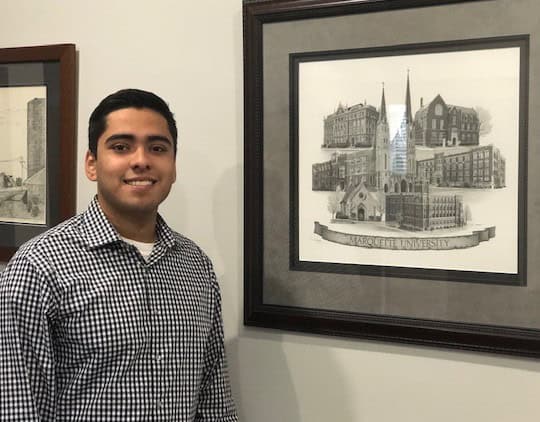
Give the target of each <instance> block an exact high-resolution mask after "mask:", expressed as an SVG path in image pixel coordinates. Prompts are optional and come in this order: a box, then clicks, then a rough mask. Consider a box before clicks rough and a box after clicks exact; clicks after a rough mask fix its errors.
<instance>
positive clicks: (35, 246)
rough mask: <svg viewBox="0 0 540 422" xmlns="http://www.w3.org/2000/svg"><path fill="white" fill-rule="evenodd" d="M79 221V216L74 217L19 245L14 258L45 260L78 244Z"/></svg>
mask: <svg viewBox="0 0 540 422" xmlns="http://www.w3.org/2000/svg"><path fill="white" fill-rule="evenodd" d="M80 220H81V214H79V215H75V216H73V217H71V218H69V219H67V220H65V221H63V222H62V223H60V224H58V225H56V226H54V227H51V228H50V229H48V230H46V231H45V232H43V233H41V234H39V235H38V236H36V237H34V238H32V239H30V240H28V241H27V242H25V243H24V244H23V245H21V247H20V248H19V250H18V251H17V253H16V255H15V257H18V258H25V259H33V258H34V257H36V258H46V257H47V256H48V255H49V254H51V253H55V254H57V253H59V252H61V251H62V249H65V248H67V247H68V245H69V244H72V243H73V242H78V238H79V236H80V233H79V230H78V226H79V224H80Z"/></svg>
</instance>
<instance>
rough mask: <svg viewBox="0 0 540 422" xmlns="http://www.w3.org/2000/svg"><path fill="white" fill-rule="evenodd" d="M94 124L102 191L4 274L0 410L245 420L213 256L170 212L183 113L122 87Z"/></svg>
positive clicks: (43, 415)
mask: <svg viewBox="0 0 540 422" xmlns="http://www.w3.org/2000/svg"><path fill="white" fill-rule="evenodd" d="M88 134H89V151H88V152H87V154H86V159H85V168H86V175H87V177H88V178H89V179H90V180H92V181H95V182H97V196H96V198H94V200H93V201H92V203H91V204H90V206H89V208H88V209H87V210H86V211H85V212H84V213H82V214H80V215H78V216H76V217H73V218H71V219H70V220H68V221H67V222H64V223H62V224H60V225H59V226H57V227H55V228H52V229H51V230H49V231H47V232H46V233H44V234H43V235H41V236H39V237H37V238H35V239H33V240H31V241H29V242H28V243H26V244H25V245H24V246H22V247H21V248H20V250H19V251H18V253H17V254H16V255H15V256H14V257H13V259H12V260H11V261H10V263H9V264H8V266H7V267H6V269H5V271H4V272H3V273H2V274H1V276H0V277H1V278H0V315H1V319H0V322H1V330H2V331H1V335H0V377H1V380H2V381H0V383H1V387H0V388H1V394H0V420H2V421H8V420H17V421H147V420H148V421H154V420H167V421H226V422H229V421H236V420H237V416H236V412H235V409H234V403H233V401H232V398H231V391H230V387H229V381H228V376H227V369H226V361H225V353H224V345H223V325H222V321H221V303H220V294H219V287H218V284H217V282H216V277H215V274H214V271H213V269H212V265H211V263H210V261H209V259H208V258H207V257H206V255H205V254H204V253H203V252H202V251H201V250H200V249H199V248H198V247H197V246H196V245H195V244H194V243H193V242H191V241H190V240H188V239H186V238H185V237H183V236H181V235H179V234H178V233H175V232H173V231H172V230H171V229H170V228H169V227H168V226H167V225H166V224H165V222H164V221H163V219H162V218H161V217H160V216H159V214H158V212H157V211H158V206H159V204H160V203H161V202H162V201H163V200H164V199H165V198H166V197H167V195H168V194H169V191H170V189H171V186H172V184H173V183H174V182H175V179H176V158H175V157H176V149H177V129H176V123H175V120H174V117H173V115H172V113H171V111H170V110H169V108H168V106H167V104H166V103H165V102H164V101H163V100H162V99H161V98H159V97H157V96H156V95H154V94H152V93H149V92H145V91H140V90H134V89H127V90H122V91H119V92H116V93H114V94H112V95H110V96H108V97H107V98H105V99H104V100H103V101H102V102H101V103H100V104H99V105H98V107H97V108H96V109H95V110H94V112H93V113H92V115H91V117H90V123H89V130H88Z"/></svg>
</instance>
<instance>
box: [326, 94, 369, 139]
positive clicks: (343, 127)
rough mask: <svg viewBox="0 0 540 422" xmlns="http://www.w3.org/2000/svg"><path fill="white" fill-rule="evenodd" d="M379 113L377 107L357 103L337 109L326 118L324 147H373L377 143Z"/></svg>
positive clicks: (340, 106)
mask: <svg viewBox="0 0 540 422" xmlns="http://www.w3.org/2000/svg"><path fill="white" fill-rule="evenodd" d="M378 120H379V113H378V112H377V110H376V109H375V107H373V106H371V105H367V104H356V105H353V106H352V107H344V106H343V105H341V104H339V106H338V108H337V110H336V111H335V112H334V113H332V114H330V115H328V116H326V117H325V119H324V141H323V145H322V146H323V148H350V147H371V146H373V144H374V143H375V135H376V131H377V122H378Z"/></svg>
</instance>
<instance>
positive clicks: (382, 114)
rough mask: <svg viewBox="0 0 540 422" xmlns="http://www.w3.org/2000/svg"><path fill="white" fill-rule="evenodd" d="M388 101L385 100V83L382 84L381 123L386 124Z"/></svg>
mask: <svg viewBox="0 0 540 422" xmlns="http://www.w3.org/2000/svg"><path fill="white" fill-rule="evenodd" d="M386 121H387V120H386V100H385V98H384V82H383V84H382V98H381V110H380V112H379V122H383V123H386Z"/></svg>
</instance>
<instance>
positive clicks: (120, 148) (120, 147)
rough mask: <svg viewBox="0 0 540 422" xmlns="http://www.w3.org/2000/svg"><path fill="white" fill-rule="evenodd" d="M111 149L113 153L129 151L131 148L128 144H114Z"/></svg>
mask: <svg viewBox="0 0 540 422" xmlns="http://www.w3.org/2000/svg"><path fill="white" fill-rule="evenodd" d="M111 149H112V150H113V151H118V152H124V151H127V150H128V149H129V146H128V145H127V144H123V143H117V144H112V145H111Z"/></svg>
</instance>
